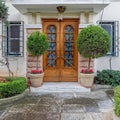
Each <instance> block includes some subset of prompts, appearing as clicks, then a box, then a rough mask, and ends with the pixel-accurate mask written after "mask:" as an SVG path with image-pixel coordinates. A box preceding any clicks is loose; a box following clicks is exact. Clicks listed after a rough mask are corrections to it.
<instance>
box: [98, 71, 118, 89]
mask: <svg viewBox="0 0 120 120" xmlns="http://www.w3.org/2000/svg"><path fill="white" fill-rule="evenodd" d="M96 83H98V84H102V85H112V86H113V87H115V86H117V85H120V71H117V70H102V71H97V79H96Z"/></svg>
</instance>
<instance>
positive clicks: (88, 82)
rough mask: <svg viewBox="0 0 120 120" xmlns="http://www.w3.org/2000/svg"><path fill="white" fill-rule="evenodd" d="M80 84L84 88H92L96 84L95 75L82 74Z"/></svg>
mask: <svg viewBox="0 0 120 120" xmlns="http://www.w3.org/2000/svg"><path fill="white" fill-rule="evenodd" d="M78 82H79V83H80V85H81V86H83V87H86V88H91V87H92V85H93V82H94V74H85V73H80V75H79V80H78Z"/></svg>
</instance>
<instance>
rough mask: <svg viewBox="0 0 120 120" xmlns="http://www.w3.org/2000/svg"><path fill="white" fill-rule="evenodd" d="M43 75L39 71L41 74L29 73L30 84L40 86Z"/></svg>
mask: <svg viewBox="0 0 120 120" xmlns="http://www.w3.org/2000/svg"><path fill="white" fill-rule="evenodd" d="M43 76H44V73H41V74H32V73H29V77H30V82H31V86H32V87H40V86H41V85H42V84H43Z"/></svg>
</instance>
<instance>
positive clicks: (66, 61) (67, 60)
mask: <svg viewBox="0 0 120 120" xmlns="http://www.w3.org/2000/svg"><path fill="white" fill-rule="evenodd" d="M62 58H63V60H65V61H66V62H67V63H68V64H69V65H71V67H72V68H73V69H75V70H77V68H76V67H75V66H74V65H73V64H72V63H70V62H69V61H68V60H67V59H66V58H65V57H64V56H62Z"/></svg>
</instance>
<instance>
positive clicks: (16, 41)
mask: <svg viewBox="0 0 120 120" xmlns="http://www.w3.org/2000/svg"><path fill="white" fill-rule="evenodd" d="M23 30H24V29H23V22H8V23H7V24H5V23H3V46H2V48H3V56H11V55H12V56H23V51H24V50H23V48H24V44H23V43H24V31H23Z"/></svg>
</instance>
